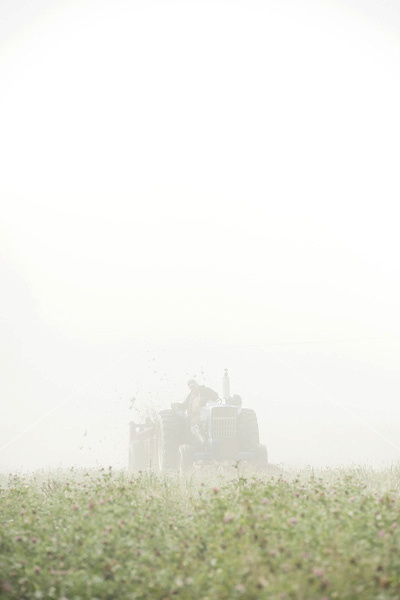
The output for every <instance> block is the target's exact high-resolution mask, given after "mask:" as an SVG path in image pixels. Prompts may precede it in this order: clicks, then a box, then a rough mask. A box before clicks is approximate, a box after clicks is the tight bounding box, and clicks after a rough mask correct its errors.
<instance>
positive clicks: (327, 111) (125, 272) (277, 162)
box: [0, 0, 400, 470]
mask: <svg viewBox="0 0 400 600" xmlns="http://www.w3.org/2000/svg"><path fill="white" fill-rule="evenodd" d="M399 64H400V7H399V6H398V3H397V2H393V1H389V0H386V1H384V0H381V1H372V0H365V1H363V2H361V0H360V1H359V0H350V1H348V2H340V1H339V0H337V1H334V0H319V1H318V2H317V1H312V0H302V1H300V0H297V1H296V2H294V0H293V1H291V0H279V1H278V0H264V2H256V1H246V2H244V0H243V1H239V0H237V1H232V2H227V1H225V2H223V1H216V2H206V1H198V2H194V1H192V0H187V1H186V2H169V1H168V0H164V1H163V2H155V1H152V0H147V1H146V2H139V1H138V2H132V1H131V2H128V1H123V0H114V1H113V2H111V1H105V0H102V1H99V0H96V2H95V1H89V0H79V1H78V0H65V1H64V2H54V1H50V0H34V1H31V2H29V3H26V2H23V1H22V0H1V1H0V91H1V93H0V165H1V168H0V198H1V200H2V202H1V205H2V211H1V219H0V275H1V281H2V292H1V297H0V309H1V313H0V329H1V338H0V354H1V365H2V374H1V380H0V398H1V415H0V417H1V419H0V420H1V424H0V439H1V444H0V447H1V446H4V445H5V444H9V445H7V447H6V448H4V449H3V450H1V449H0V469H3V470H4V469H9V468H18V467H21V466H25V467H28V468H33V467H37V466H53V465H55V464H60V463H62V464H71V463H77V462H78V461H79V464H87V465H90V464H96V463H110V464H116V465H118V464H123V463H124V461H125V455H126V445H127V439H126V430H127V422H128V421H129V419H130V418H131V414H132V411H129V399H130V398H131V397H132V396H136V398H137V403H138V404H139V405H144V404H145V403H150V404H151V403H156V404H157V405H160V406H164V405H167V404H168V402H170V401H171V400H176V399H178V400H180V399H181V398H182V397H183V396H184V395H185V394H186V386H185V381H186V379H187V375H188V374H189V375H193V374H199V373H201V370H202V369H203V372H204V377H205V380H206V381H207V382H208V383H209V384H210V385H213V386H214V387H216V388H217V389H218V390H219V391H221V390H220V387H221V386H220V377H221V376H222V372H223V368H224V367H226V366H227V367H229V369H230V372H231V375H232V381H233V384H234V383H235V382H236V386H235V385H234V388H235V389H234V391H236V392H238V393H241V394H242V396H243V398H244V401H245V403H246V404H247V405H248V406H252V407H254V408H255V409H256V410H257V412H258V413H259V418H260V424H261V429H262V434H263V438H264V441H265V442H266V443H267V445H268V448H269V451H270V455H271V460H273V461H274V462H285V463H299V462H300V463H301V464H307V463H315V464H335V463H337V462H360V461H369V462H374V461H375V462H376V461H386V462H387V461H393V460H398V458H399V454H400V450H399V448H395V447H394V446H393V445H391V443H390V442H391V441H392V442H394V444H395V445H396V444H397V440H398V439H400V435H399V434H400V418H399V417H400V415H399V412H400V411H399V408H398V406H399V400H400V397H399V396H400V393H399V392H400V372H399V354H400V323H399V317H398V307H399V305H400V286H399V283H400V279H399V254H400V252H399V250H400V248H399V246H400V243H399V235H398V223H399V218H398V214H399V210H398V203H399V191H400V181H399V164H400V146H399V139H400V111H399V109H398V107H399V106H400V77H399ZM371 338H373V339H371ZM332 340H346V341H341V342H335V343H319V344H315V343H313V344H303V345H301V344H293V345H292V344H290V345H285V346H273V347H272V346H268V348H269V349H270V350H272V351H273V352H274V353H277V354H278V358H279V360H283V361H284V363H285V364H282V363H281V362H279V360H278V358H277V357H275V356H274V355H271V354H270V352H269V351H268V349H267V348H266V345H268V344H271V343H274V344H278V343H281V344H283V343H288V342H300V341H301V342H316V341H324V342H325V341H326V342H331V341H332ZM362 340H366V341H362ZM127 354H129V356H127V357H126V358H125V359H123V360H121V362H120V363H119V364H118V365H117V366H115V367H113V368H109V367H110V365H112V364H113V363H114V362H115V361H117V360H120V359H121V358H122V357H124V356H126V355H127ZM154 364H155V365H156V368H153V367H154ZM107 369H108V370H107ZM293 369H294V370H293ZM105 370H107V372H104V371H105ZM154 371H157V372H156V373H154ZM161 373H162V375H161ZM300 375H301V376H300ZM96 376H98V378H97V379H96V381H92V379H93V377H96ZM302 377H303V378H302ZM304 378H306V379H307V381H305V380H304ZM91 381H92V382H91ZM83 385H85V386H86V387H85V388H84V390H82V391H81V392H80V393H79V394H78V395H77V396H75V397H74V398H72V399H71V400H70V401H66V402H65V404H63V406H60V407H59V408H57V409H56V410H54V412H53V413H52V414H51V415H49V416H48V417H47V418H46V419H44V420H43V421H41V422H40V423H38V424H37V425H36V426H34V427H33V428H31V429H30V430H29V431H28V432H26V433H24V434H23V435H21V436H20V437H19V438H18V439H17V440H16V441H15V442H12V443H11V441H12V440H13V439H14V437H15V436H18V435H19V434H21V433H22V432H23V431H24V430H25V429H26V428H29V427H30V425H31V424H32V423H33V422H35V420H36V419H38V418H41V417H42V416H43V415H45V414H46V413H47V412H48V411H51V410H52V409H54V408H55V407H56V406H58V404H59V403H61V402H64V400H66V399H67V398H68V396H69V395H70V394H71V393H74V392H75V391H76V390H78V389H79V388H80V386H83ZM315 386H317V387H318V389H316V387H315ZM321 390H323V391H325V392H326V393H327V394H328V395H329V397H328V396H326V395H324V394H323V393H322V392H321ZM332 398H334V399H335V401H337V403H338V404H339V405H338V404H335V403H334V401H333V400H332ZM348 410H350V411H351V414H349V412H346V411H348ZM360 419H362V421H360ZM369 425H370V426H371V427H373V428H375V429H377V430H378V431H379V433H381V434H382V435H383V436H384V437H385V438H387V440H388V441H385V440H383V439H382V438H381V437H379V435H378V434H377V433H376V431H373V430H372V429H371V427H370V426H369ZM86 430H87V432H88V433H87V435H86V436H84V437H83V432H84V431H86ZM100 442H101V444H100ZM89 448H91V450H90V451H89Z"/></svg>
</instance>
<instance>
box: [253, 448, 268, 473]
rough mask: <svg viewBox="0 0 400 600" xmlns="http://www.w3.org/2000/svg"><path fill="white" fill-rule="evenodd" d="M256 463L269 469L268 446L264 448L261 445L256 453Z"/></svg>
mask: <svg viewBox="0 0 400 600" xmlns="http://www.w3.org/2000/svg"><path fill="white" fill-rule="evenodd" d="M256 463H257V464H258V466H259V467H261V468H263V467H267V466H268V451H267V448H266V446H262V445H261V444H259V446H258V447H257V452H256Z"/></svg>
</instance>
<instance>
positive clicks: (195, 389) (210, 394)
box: [182, 379, 218, 425]
mask: <svg viewBox="0 0 400 600" xmlns="http://www.w3.org/2000/svg"><path fill="white" fill-rule="evenodd" d="M188 386H189V389H190V393H189V395H188V396H187V398H186V400H185V401H184V402H183V403H182V408H183V410H185V411H186V412H187V414H188V415H189V418H190V421H191V424H192V425H198V424H199V423H200V409H201V407H202V406H205V405H206V404H207V402H218V394H217V392H214V390H212V389H211V388H209V387H206V386H205V385H199V384H198V383H197V381H196V380H195V379H189V381H188Z"/></svg>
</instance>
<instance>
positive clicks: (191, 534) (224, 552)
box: [0, 466, 400, 600]
mask: <svg viewBox="0 0 400 600" xmlns="http://www.w3.org/2000/svg"><path fill="white" fill-rule="evenodd" d="M1 525H2V528H1V538H0V580H1V590H0V597H1V598H10V599H11V598H13V599H18V600H20V599H25V598H26V599H29V600H32V599H35V598H37V599H40V598H43V599H52V598H55V599H57V600H60V599H64V600H65V599H68V600H78V599H81V600H84V599H86V598H90V599H96V598H98V599H108V600H114V599H121V600H125V599H126V600H144V599H153V598H154V599H169V598H176V599H188V600H189V599H191V600H192V599H196V600H197V599H203V600H207V599H208V600H217V599H218V600H222V599H230V600H231V599H235V598H241V599H243V600H245V599H259V598H268V599H271V600H272V599H277V600H278V599H279V600H286V599H300V600H303V599H304V600H306V599H307V600H312V599H316V600H322V599H329V600H334V599H335V598H337V599H341V600H342V599H348V600H350V599H351V600H355V599H357V600H362V599H367V598H368V599H370V598H371V599H372V598H374V599H377V600H379V599H382V600H384V599H385V600H386V599H389V598H391V599H396V600H398V599H399V598H400V466H396V467H392V468H391V469H387V470H382V471H373V470H371V469H367V468H361V467H359V468H353V469H349V470H340V469H336V470H325V471H322V472H319V473H315V472H313V471H312V470H311V469H306V470H303V471H301V472H299V473H284V472H283V473H281V474H279V473H276V472H274V473H273V474H271V473H270V474H267V475H263V476H260V475H258V474H251V473H250V474H249V473H248V474H244V473H242V472H240V471H239V470H238V469H232V471H230V472H229V473H227V472H225V473H223V474H221V473H218V472H210V471H202V470H200V471H199V472H197V473H195V474H194V475H192V476H191V477H189V478H188V479H182V478H179V477H173V476H171V477H164V478H157V477H156V476H154V475H149V474H142V475H140V476H139V477H137V478H133V477H129V476H127V475H126V474H124V473H121V472H116V473H114V472H113V471H112V470H111V469H108V470H104V471H97V472H94V471H88V472H85V471H77V470H71V471H69V472H68V473H61V472H60V473H47V474H46V473H37V474H35V475H31V476H21V475H15V476H11V477H9V478H8V479H6V478H3V481H2V487H1Z"/></svg>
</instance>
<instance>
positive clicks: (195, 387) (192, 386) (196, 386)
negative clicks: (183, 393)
mask: <svg viewBox="0 0 400 600" xmlns="http://www.w3.org/2000/svg"><path fill="white" fill-rule="evenodd" d="M188 387H189V389H190V391H191V392H194V393H196V392H197V390H198V389H199V384H198V383H197V381H196V380H195V379H189V381H188Z"/></svg>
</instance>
